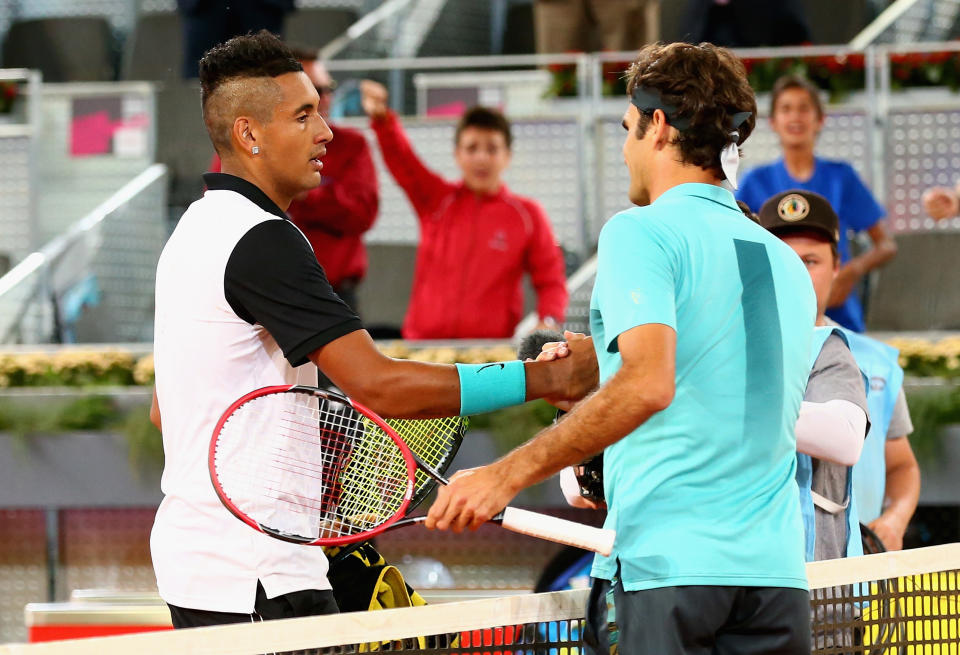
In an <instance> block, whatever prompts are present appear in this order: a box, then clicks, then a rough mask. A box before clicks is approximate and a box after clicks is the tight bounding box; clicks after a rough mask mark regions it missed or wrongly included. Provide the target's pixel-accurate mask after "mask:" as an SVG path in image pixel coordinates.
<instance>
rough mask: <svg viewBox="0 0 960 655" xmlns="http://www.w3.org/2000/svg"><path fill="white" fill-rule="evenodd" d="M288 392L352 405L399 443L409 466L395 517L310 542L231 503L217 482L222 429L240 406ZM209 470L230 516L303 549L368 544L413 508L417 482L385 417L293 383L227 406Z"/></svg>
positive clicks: (407, 453)
mask: <svg viewBox="0 0 960 655" xmlns="http://www.w3.org/2000/svg"><path fill="white" fill-rule="evenodd" d="M289 391H301V392H304V393H310V394H313V395H314V396H316V397H317V398H321V399H322V398H325V397H326V398H331V399H333V400H336V401H338V402H341V403H344V404H345V405H349V406H351V407H353V409H355V410H356V411H357V412H358V413H360V414H361V415H363V416H364V417H365V418H366V419H368V420H369V421H371V422H372V423H375V424H376V425H377V427H379V428H380V429H381V430H383V431H384V432H385V433H386V434H387V435H388V436H389V437H390V438H391V439H393V440H394V442H396V444H397V447H398V448H399V449H400V452H401V453H402V454H403V459H404V463H405V464H406V467H407V489H406V491H405V492H404V496H403V502H402V503H401V505H400V508H399V509H398V510H397V511H396V513H394V515H393V516H391V517H390V518H389V519H387V520H386V521H384V522H383V523H381V524H380V525H378V526H377V527H375V528H372V529H370V530H365V531H363V532H359V533H357V534H351V535H344V536H342V537H321V538H318V539H315V540H313V541H308V540H301V539H295V538H291V537H289V536H286V535H284V534H282V533H279V532H276V531H273V530H271V529H269V528H265V527H264V526H263V525H261V524H260V523H258V522H257V521H255V520H253V519H252V518H250V517H249V516H247V515H246V514H244V513H243V512H242V511H240V509H239V508H238V507H237V506H236V504H235V503H234V502H233V501H232V500H230V498H229V497H227V494H226V492H225V491H224V490H223V487H222V486H221V485H220V480H218V479H217V475H216V465H215V457H216V452H217V438H218V437H219V435H220V430H221V429H222V428H223V426H224V425H225V424H226V422H227V420H229V418H230V416H231V414H233V412H234V411H236V410H237V408H239V407H240V406H241V405H244V404H246V403H248V402H250V401H251V400H253V399H255V398H260V397H261V396H269V395H271V394H277V393H286V392H289ZM318 447H319V446H318ZM207 469H208V471H209V473H210V482H212V483H213V488H214V490H215V491H216V493H217V498H219V499H220V502H221V503H223V505H224V507H226V508H227V509H228V510H229V511H230V513H231V514H233V515H234V516H235V517H237V518H238V519H240V520H241V521H243V522H244V523H246V524H247V525H249V526H250V527H251V528H253V529H254V530H256V531H257V532H260V533H262V534H265V535H269V536H271V537H273V538H275V539H280V540H281V541H286V542H289V543H295V544H300V545H302V546H343V545H346V544H351V543H355V542H357V541H366V540H367V539H370V538H371V537H373V536H376V535H378V534H380V533H381V532H383V531H384V530H386V529H388V528H389V527H390V526H391V525H393V524H394V523H396V522H397V521H399V520H400V519H402V518H403V517H404V514H406V512H407V508H408V507H409V505H410V501H411V499H412V498H413V493H414V488H415V482H416V470H417V463H416V461H415V460H414V459H413V455H412V453H411V452H410V448H409V447H408V446H407V444H406V443H404V441H403V439H401V438H400V436H399V435H398V434H397V433H396V431H395V430H394V429H393V428H391V427H390V426H389V425H387V423H386V422H385V421H384V420H383V419H382V418H380V417H379V416H377V415H376V414H375V413H373V412H372V411H370V410H369V409H367V408H366V407H364V406H363V405H361V404H360V403H357V402H354V401H353V400H351V399H349V398H347V397H346V396H341V395H340V394H336V393H332V392H329V391H324V390H323V389H317V388H315V387H307V386H303V385H299V384H292V385H276V386H271V387H261V388H260V389H256V390H254V391H251V392H250V393H248V394H245V395H243V396H241V397H240V398H238V399H237V400H235V401H234V402H233V404H232V405H230V407H228V408H227V410H226V411H225V412H224V413H223V414H222V415H221V416H220V419H219V420H218V421H217V425H216V427H215V428H214V430H213V436H212V437H211V438H210V447H209V452H208V455H207Z"/></svg>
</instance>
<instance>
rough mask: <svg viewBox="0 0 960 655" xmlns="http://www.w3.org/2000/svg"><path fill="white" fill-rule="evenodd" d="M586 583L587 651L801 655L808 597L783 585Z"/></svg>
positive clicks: (805, 654)
mask: <svg viewBox="0 0 960 655" xmlns="http://www.w3.org/2000/svg"><path fill="white" fill-rule="evenodd" d="M610 585H611V583H610V582H609V581H607V580H598V579H595V580H594V581H593V588H592V589H591V590H590V600H589V601H588V607H587V623H586V627H585V629H584V638H583V641H584V646H585V648H584V652H585V653H587V654H588V655H600V654H601V653H603V654H604V655H607V654H608V653H620V654H622V655H646V654H647V653H650V654H651V655H652V654H656V655H760V654H761V653H762V654H763V655H809V653H810V596H809V595H808V594H807V592H806V591H803V590H802V589H789V588H784V587H714V586H684V587H663V588H659V589H647V590H643V591H624V590H623V588H622V587H621V586H620V584H619V583H618V584H615V585H614V586H613V604H614V612H613V616H615V619H616V620H615V624H611V623H610V621H609V619H610V618H613V617H612V616H611V613H610V612H609V608H608V605H607V592H608V591H609V589H610Z"/></svg>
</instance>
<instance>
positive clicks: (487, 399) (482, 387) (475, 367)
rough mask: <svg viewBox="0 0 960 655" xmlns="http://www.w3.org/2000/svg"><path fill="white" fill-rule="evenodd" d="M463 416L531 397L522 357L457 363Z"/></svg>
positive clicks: (513, 403) (523, 401)
mask: <svg viewBox="0 0 960 655" xmlns="http://www.w3.org/2000/svg"><path fill="white" fill-rule="evenodd" d="M457 374H458V375H459V376H460V415H461V416H468V415H470V414H482V413H483V412H492V411H493V410H495V409H502V408H504V407H510V406H512V405H522V404H523V403H525V402H526V400H527V375H526V372H525V371H524V367H523V362H521V361H520V360H519V359H517V360H512V361H509V362H495V363H493V364H457Z"/></svg>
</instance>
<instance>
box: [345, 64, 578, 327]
mask: <svg viewBox="0 0 960 655" xmlns="http://www.w3.org/2000/svg"><path fill="white" fill-rule="evenodd" d="M361 92H362V96H363V99H362V102H363V109H364V111H365V112H366V113H367V115H368V116H370V119H371V125H372V127H373V131H374V133H375V134H376V135H377V141H378V142H379V144H380V150H381V152H382V154H383V160H384V162H385V163H386V165H387V168H388V169H389V170H390V173H391V175H393V179H394V180H396V182H397V184H398V185H400V187H401V188H402V189H403V190H404V192H405V193H406V194H407V198H408V199H409V200H410V204H411V205H412V206H413V210H414V212H415V213H416V215H417V218H418V220H419V223H420V245H419V247H418V249H417V262H416V270H415V272H414V279H413V290H412V293H411V297H410V305H409V307H408V308H407V315H406V318H405V319H404V322H403V336H404V338H406V339H503V338H509V337H511V336H513V333H514V331H515V330H516V328H517V324H518V323H519V322H520V319H521V317H522V314H523V285H522V284H521V282H522V279H523V275H524V273H527V274H529V275H530V279H531V282H532V283H533V287H534V289H535V290H536V293H537V313H538V315H539V317H540V326H541V327H550V326H555V325H557V324H560V323H562V322H563V318H564V312H565V311H566V308H567V287H566V280H565V276H564V265H563V253H562V252H561V250H560V246H559V245H557V241H556V238H555V237H554V234H553V228H552V227H551V226H550V221H549V219H548V218H547V215H546V213H545V212H544V211H543V208H542V207H541V206H540V205H539V203H537V202H536V201H534V200H532V199H530V198H526V197H523V196H519V195H517V194H515V193H513V192H512V191H510V190H509V189H508V188H507V186H506V185H505V184H504V183H503V173H504V171H505V170H506V168H507V166H508V165H509V164H510V154H511V151H510V147H511V131H510V123H509V122H508V121H507V119H506V118H505V117H504V116H503V114H501V113H500V112H498V111H496V110H493V109H487V108H484V107H475V108H473V109H471V110H469V111H467V113H466V114H464V115H463V117H462V118H461V119H460V123H459V124H458V126H457V131H456V137H455V142H454V158H455V159H456V162H457V166H458V167H459V168H460V171H461V173H462V174H463V178H462V179H461V180H459V181H450V180H446V179H444V178H443V177H442V176H440V175H438V174H437V173H436V172H434V171H432V170H430V169H429V168H427V166H426V165H424V163H423V162H422V161H421V160H420V158H419V157H418V156H417V154H416V153H415V152H414V150H413V146H412V145H411V144H410V141H409V139H408V138H407V135H406V134H405V133H404V130H403V126H402V125H401V123H400V119H399V118H398V117H397V115H396V114H394V113H393V112H392V111H390V110H389V109H388V107H387V100H388V94H387V89H386V88H385V87H384V86H383V85H382V84H379V83H377V82H373V81H369V80H365V81H364V82H363V83H362V84H361Z"/></svg>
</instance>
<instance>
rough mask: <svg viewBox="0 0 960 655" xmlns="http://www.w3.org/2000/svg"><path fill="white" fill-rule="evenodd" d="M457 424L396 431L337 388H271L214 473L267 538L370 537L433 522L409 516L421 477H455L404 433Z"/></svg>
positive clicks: (525, 529)
mask: <svg viewBox="0 0 960 655" xmlns="http://www.w3.org/2000/svg"><path fill="white" fill-rule="evenodd" d="M451 421H453V422H457V423H459V424H460V425H462V419H459V418H456V419H429V420H417V421H403V422H400V421H397V422H395V425H396V428H395V427H392V426H391V425H390V424H389V423H388V422H387V421H385V420H383V419H382V418H380V417H379V416H377V415H376V414H374V413H373V412H372V411H370V410H369V409H366V408H365V407H363V406H362V405H360V404H359V403H356V402H354V401H352V400H350V399H348V398H346V397H344V396H341V395H340V394H337V393H334V392H331V391H325V390H323V389H316V388H314V387H305V386H297V385H294V386H277V387H265V388H263V389H258V390H256V391H253V392H251V393H248V394H246V395H245V396H243V397H241V398H239V399H238V400H237V401H236V402H234V403H233V404H232V405H231V406H230V407H229V408H228V409H227V411H226V412H224V414H223V416H221V417H220V420H219V421H218V422H217V426H216V428H215V429H214V433H213V437H212V438H211V440H210V450H209V460H208V466H209V471H210V479H211V481H212V482H213V487H214V489H215V490H216V493H217V496H218V497H219V498H220V500H221V502H223V504H224V506H226V508H227V509H228V510H229V511H230V512H231V513H232V514H233V515H234V516H236V517H237V518H238V519H240V520H241V521H243V522H244V523H246V524H247V525H249V526H250V527H252V528H254V529H255V530H258V531H260V532H262V533H264V534H267V535H270V536H272V537H275V538H277V539H281V540H283V541H288V542H292V543H298V544H306V545H314V546H340V545H344V544H349V543H353V542H356V541H363V540H365V539H369V538H370V537H372V536H374V535H377V534H379V533H381V532H383V531H384V530H387V529H389V528H391V527H399V526H400V525H409V524H411V523H418V522H421V521H423V520H425V518H426V517H416V518H410V519H406V520H403V521H402V520H401V519H403V517H404V516H405V515H406V513H407V512H408V510H409V508H410V505H411V503H412V502H413V500H414V498H415V496H416V495H417V478H418V475H421V474H422V475H424V476H426V477H429V478H430V479H432V480H433V481H434V482H435V483H439V484H447V480H446V479H445V478H444V477H443V476H442V475H441V474H440V473H438V472H437V471H436V470H435V469H434V468H432V467H430V466H428V465H427V464H426V463H425V462H424V461H423V459H422V458H421V457H419V456H418V455H417V454H415V453H414V452H413V451H412V450H411V448H410V446H409V445H408V444H407V443H406V441H405V440H404V437H403V436H402V434H401V433H400V430H403V431H404V432H403V434H407V435H409V434H412V432H413V430H414V428H415V429H416V431H417V433H418V434H420V437H419V442H420V443H429V442H430V441H431V440H432V438H433V436H434V435H436V436H437V438H438V439H442V438H443V437H442V435H443V434H445V430H449V423H450V422H451ZM445 426H447V427H445ZM397 428H399V429H397ZM458 429H459V431H460V433H461V436H462V427H461V428H458ZM456 431H457V429H455V430H454V432H456ZM424 495H425V494H424ZM492 520H493V521H495V522H497V523H499V524H500V525H502V526H503V527H505V528H507V529H508V530H512V531H514V532H520V533H522V534H527V535H531V536H534V537H540V538H542V539H548V540H551V541H556V542H558V543H562V544H567V545H571V546H579V547H581V548H585V549H588V550H593V551H595V552H599V553H602V554H609V553H610V551H611V549H612V547H613V540H614V536H615V533H614V532H613V531H612V530H602V529H599V528H593V527H590V526H585V525H581V524H579V523H575V522H572V521H565V520H563V519H558V518H555V517H552V516H546V515H543V514H537V513H535V512H528V511H526V510H521V509H517V508H514V507H508V508H506V509H505V510H504V511H503V512H501V514H499V515H498V516H496V517H494V519H492Z"/></svg>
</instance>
